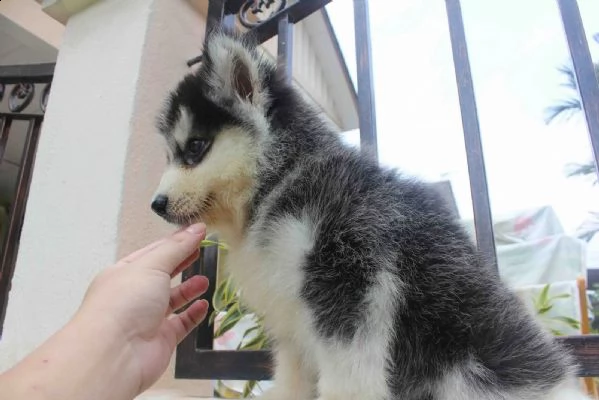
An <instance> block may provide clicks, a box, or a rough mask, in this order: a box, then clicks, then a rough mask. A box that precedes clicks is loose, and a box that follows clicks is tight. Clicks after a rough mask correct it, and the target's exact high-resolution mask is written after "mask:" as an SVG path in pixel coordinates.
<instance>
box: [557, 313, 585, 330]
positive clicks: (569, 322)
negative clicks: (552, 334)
mask: <svg viewBox="0 0 599 400" xmlns="http://www.w3.org/2000/svg"><path fill="white" fill-rule="evenodd" d="M553 319H554V320H556V321H560V322H563V323H564V324H566V325H568V326H570V327H571V328H574V329H580V322H579V321H577V320H575V319H574V318H570V317H563V316H557V317H554V318H553Z"/></svg>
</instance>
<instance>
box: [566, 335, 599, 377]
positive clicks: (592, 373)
mask: <svg viewBox="0 0 599 400" xmlns="http://www.w3.org/2000/svg"><path fill="white" fill-rule="evenodd" d="M557 340H558V341H560V342H561V343H562V344H563V345H564V346H565V347H566V348H567V349H568V350H570V351H571V352H572V355H573V356H574V358H575V360H576V362H577V364H578V366H579V368H578V371H577V375H578V376H579V377H581V378H588V377H597V376H599V335H571V336H561V337H558V338H557Z"/></svg>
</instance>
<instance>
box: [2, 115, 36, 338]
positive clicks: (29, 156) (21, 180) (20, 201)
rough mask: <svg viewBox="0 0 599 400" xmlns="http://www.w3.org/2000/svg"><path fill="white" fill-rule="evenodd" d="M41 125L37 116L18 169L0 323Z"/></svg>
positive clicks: (5, 253) (6, 247)
mask: <svg viewBox="0 0 599 400" xmlns="http://www.w3.org/2000/svg"><path fill="white" fill-rule="evenodd" d="M41 125H42V117H37V118H35V119H33V120H31V121H30V123H29V129H28V132H27V139H26V142H25V148H24V150H23V162H22V164H21V168H20V169H19V175H18V177H17V188H16V193H15V198H14V202H13V203H12V206H11V210H10V213H9V216H10V217H9V226H8V229H7V231H6V237H5V238H4V245H3V252H2V256H1V261H0V271H2V279H0V296H2V297H1V298H0V305H1V308H0V321H4V317H5V316H6V308H7V305H8V294H9V292H10V282H11V281H12V276H13V274H14V269H15V263H16V258H17V251H18V244H19V239H20V237H21V229H22V227H23V217H24V216H25V207H26V203H27V195H28V193H29V185H30V183H31V175H32V173H33V167H34V162H35V153H36V151H37V143H38V139H39V133H40V128H41ZM2 329H3V326H2V325H0V337H1V336H2Z"/></svg>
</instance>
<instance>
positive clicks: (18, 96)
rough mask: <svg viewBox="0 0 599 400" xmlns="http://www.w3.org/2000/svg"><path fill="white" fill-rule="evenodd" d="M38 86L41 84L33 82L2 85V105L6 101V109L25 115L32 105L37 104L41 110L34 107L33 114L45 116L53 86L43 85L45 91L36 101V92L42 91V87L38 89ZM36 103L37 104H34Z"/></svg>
mask: <svg viewBox="0 0 599 400" xmlns="http://www.w3.org/2000/svg"><path fill="white" fill-rule="evenodd" d="M37 85H40V84H39V83H31V82H18V83H9V84H5V83H0V104H1V103H2V102H3V101H6V105H5V106H4V107H5V108H4V109H5V110H8V112H10V113H14V114H20V113H23V112H25V110H26V109H27V108H28V107H29V106H30V105H32V104H37V105H38V107H39V108H38V107H33V108H34V110H33V113H34V114H44V113H45V112H46V106H47V104H48V96H49V94H50V87H51V84H50V83H46V84H44V85H43V89H42V90H41V92H40V94H39V96H38V97H39V99H36V90H39V89H40V87H37V88H36V86H37ZM34 101H35V103H33V102H34ZM0 112H1V111H0ZM27 112H29V111H27ZM29 113H30V112H29Z"/></svg>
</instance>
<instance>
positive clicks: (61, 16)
mask: <svg viewBox="0 0 599 400" xmlns="http://www.w3.org/2000/svg"><path fill="white" fill-rule="evenodd" d="M96 2H98V0H43V1H42V9H43V10H44V12H45V13H46V14H48V15H49V16H51V17H52V18H54V19H55V20H57V21H58V22H60V23H62V24H66V23H67V21H68V20H69V18H70V17H72V16H73V15H75V14H77V13H78V12H81V11H83V10H84V9H86V8H87V7H89V6H90V5H92V4H94V3H96Z"/></svg>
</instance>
